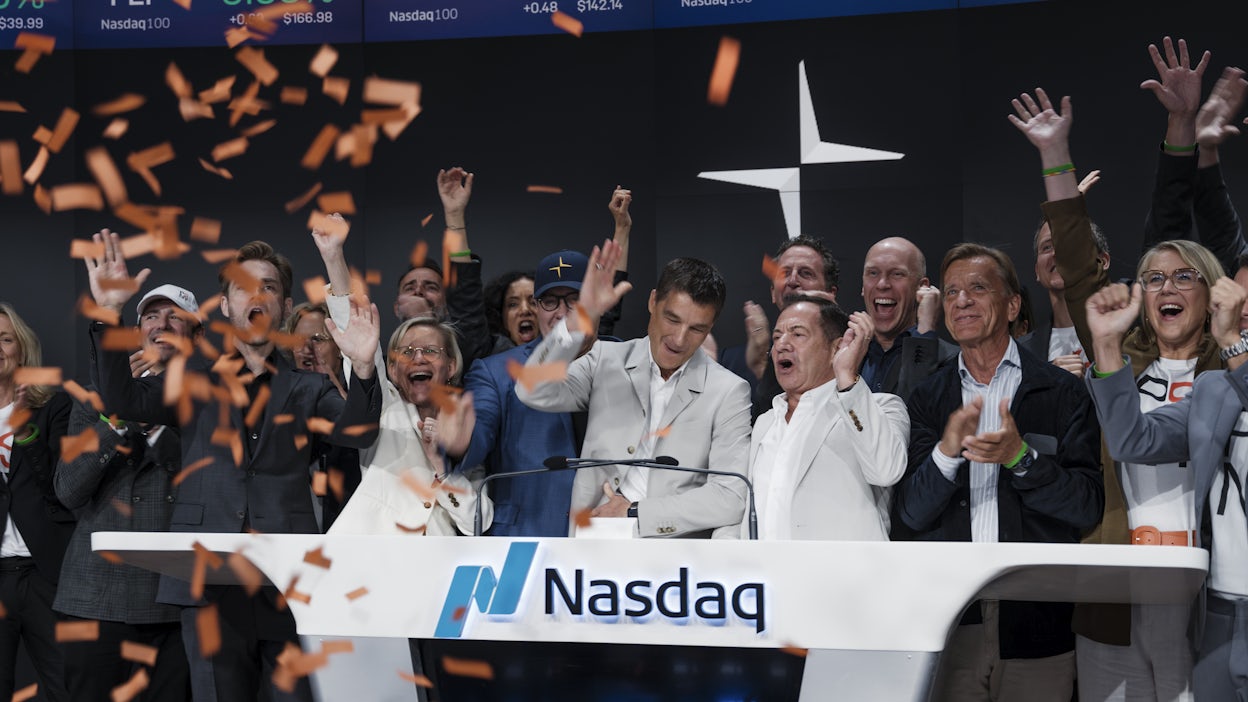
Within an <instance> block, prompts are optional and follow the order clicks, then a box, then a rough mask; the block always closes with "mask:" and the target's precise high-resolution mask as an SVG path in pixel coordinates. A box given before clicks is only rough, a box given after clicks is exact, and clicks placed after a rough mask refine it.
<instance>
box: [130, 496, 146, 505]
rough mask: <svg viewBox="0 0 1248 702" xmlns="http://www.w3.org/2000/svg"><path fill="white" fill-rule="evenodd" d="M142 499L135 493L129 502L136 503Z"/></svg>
mask: <svg viewBox="0 0 1248 702" xmlns="http://www.w3.org/2000/svg"><path fill="white" fill-rule="evenodd" d="M142 499H143V498H141V497H139V496H138V495H135V496H134V497H132V498H130V501H131V502H136V503H137V502H139V501H141V500H142Z"/></svg>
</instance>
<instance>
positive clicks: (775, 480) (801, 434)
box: [754, 378, 837, 540]
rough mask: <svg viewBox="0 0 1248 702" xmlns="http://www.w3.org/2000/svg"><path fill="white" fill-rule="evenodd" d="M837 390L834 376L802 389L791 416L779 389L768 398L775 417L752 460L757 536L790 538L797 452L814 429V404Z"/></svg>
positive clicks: (795, 488) (817, 403)
mask: <svg viewBox="0 0 1248 702" xmlns="http://www.w3.org/2000/svg"><path fill="white" fill-rule="evenodd" d="M836 391H837V390H836V379H835V378H834V379H832V380H830V381H828V382H826V383H824V384H823V385H820V386H818V387H816V388H811V389H810V390H807V391H806V392H804V393H802V396H801V398H799V399H798V401H797V407H796V408H794V409H793V417H792V419H789V420H787V421H786V420H785V418H784V416H785V414H787V413H788V411H789V401H788V396H787V395H786V394H785V393H781V394H779V395H777V396H776V397H775V399H773V400H772V402H771V407H772V411H773V412H775V416H776V421H774V422H772V424H771V429H769V430H768V431H767V434H766V435H765V436H764V437H763V438H762V440H761V441H760V443H759V448H758V453H757V454H756V457H755V463H754V494H755V499H756V500H757V502H758V505H759V508H758V513H759V528H758V538H760V539H775V540H790V539H792V538H793V534H792V529H791V522H792V520H791V519H790V515H791V514H792V512H793V494H794V492H796V491H797V477H798V476H797V472H798V468H799V466H798V464H797V458H798V453H799V452H800V451H801V450H802V446H804V445H805V444H806V439H807V438H808V437H809V436H810V432H811V430H812V429H814V417H815V416H816V414H817V408H819V407H821V406H822V405H823V404H825V403H827V402H829V401H830V399H831V397H832V394H833V393H835V392H836Z"/></svg>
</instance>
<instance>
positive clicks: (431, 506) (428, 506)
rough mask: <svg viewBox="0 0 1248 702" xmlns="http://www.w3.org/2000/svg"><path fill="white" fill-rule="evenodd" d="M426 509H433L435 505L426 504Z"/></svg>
mask: <svg viewBox="0 0 1248 702" xmlns="http://www.w3.org/2000/svg"><path fill="white" fill-rule="evenodd" d="M425 509H433V503H432V502H426V503H425Z"/></svg>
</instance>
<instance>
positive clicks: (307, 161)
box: [295, 124, 341, 209]
mask: <svg viewBox="0 0 1248 702" xmlns="http://www.w3.org/2000/svg"><path fill="white" fill-rule="evenodd" d="M340 133H341V131H340V130H339V129H338V127H335V126H334V125H332V124H327V125H325V126H324V127H322V128H321V133H320V134H317V135H316V139H314V140H313V141H312V145H311V146H309V147H308V152H307V153H306V154H304V156H303V160H302V161H301V162H300V165H302V166H303V167H304V168H306V169H308V170H311V171H315V170H316V169H318V168H320V167H321V164H322V163H324V162H325V157H326V156H327V155H328V154H329V149H330V147H331V146H333V145H334V140H335V139H337V138H338V135H339V134H340ZM318 185H319V184H318ZM295 209H298V208H295Z"/></svg>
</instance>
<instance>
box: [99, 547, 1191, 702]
mask: <svg viewBox="0 0 1248 702" xmlns="http://www.w3.org/2000/svg"><path fill="white" fill-rule="evenodd" d="M196 542H198V543H199V544H200V545H201V546H203V547H205V548H207V549H209V550H211V551H213V552H215V553H217V554H219V555H221V556H222V557H223V558H224V557H226V556H228V555H229V554H231V553H233V552H240V553H242V554H243V555H245V556H246V557H247V558H248V559H249V560H250V561H251V562H252V563H254V564H255V565H256V566H257V567H258V568H259V569H260V570H261V571H262V572H263V573H264V575H265V577H266V578H267V579H268V581H269V583H271V584H274V585H276V586H277V587H278V588H279V589H281V590H286V589H287V588H288V587H289V586H290V584H291V583H292V582H295V590H296V591H297V592H299V593H302V594H305V595H307V596H308V601H307V602H303V601H300V600H302V599H303V598H299V599H292V600H290V601H289V605H290V608H291V611H292V613H293V614H294V617H295V620H296V622H297V626H298V630H299V633H300V634H301V635H334V636H370V637H401V638H415V639H431V640H437V641H440V642H450V641H455V640H457V641H460V642H463V643H462V647H464V648H465V650H471V648H470V646H471V644H470V643H469V642H473V641H492V642H526V643H528V644H530V645H531V646H533V647H536V646H537V645H539V644H559V643H577V644H611V645H617V646H618V645H634V646H642V647H646V646H664V647H716V648H725V649H772V650H779V649H784V650H787V651H793V650H794V649H806V655H805V659H804V670H803V672H802V675H801V684H800V694H799V695H798V697H797V698H798V699H800V700H803V701H808V700H821V699H829V698H831V697H835V698H837V699H880V700H883V699H887V700H904V699H913V700H925V699H927V695H928V690H929V688H930V685H931V682H932V678H933V676H934V674H935V670H936V664H937V662H938V660H939V656H940V652H941V650H942V649H943V648H944V645H945V640H946V638H947V636H948V634H949V631H950V630H951V628H952V627H953V626H955V625H956V623H957V621H958V619H959V617H960V616H961V613H962V611H963V610H964V609H965V607H966V606H967V605H968V604H969V603H970V602H973V601H974V600H977V599H981V598H982V599H1003V600H1043V601H1058V602H1121V603H1128V602H1129V603H1139V604H1179V603H1188V602H1191V601H1192V598H1193V597H1194V596H1195V593H1196V592H1197V590H1198V589H1199V588H1200V586H1201V584H1202V583H1203V582H1204V579H1205V574H1206V571H1207V569H1208V553H1207V552H1206V551H1204V550H1203V549H1199V548H1187V547H1164V546H1157V547H1141V546H1104V545H1075V544H1031V543H1008V544H974V543H952V542H893V543H867V542H813V541H754V542H751V541H717V540H713V541H706V540H678V539H670V540H669V539H637V540H611V541H600V540H592V539H546V538H543V539H508V538H492V537H491V538H485V537H482V538H471V537H425V536H420V537H417V536H412V537H405V536H347V535H341V536H339V535H321V534H186V533H177V534H175V533H133V532H99V533H96V534H94V535H93V537H92V545H93V547H94V549H95V550H96V551H108V552H111V553H114V554H116V555H117V556H119V557H120V558H121V559H122V560H124V561H125V562H127V563H130V564H132V565H135V566H139V567H142V568H145V569H148V570H152V571H156V572H160V573H163V574H166V575H171V576H174V577H177V578H181V579H185V580H190V578H191V572H192V568H193V565H194V562H195V556H194V553H193V544H195V543H196ZM318 549H319V551H318ZM296 578H297V580H296ZM206 582H208V583H210V584H211V583H218V584H229V583H234V582H236V581H235V579H234V575H233V573H232V571H231V570H230V569H229V568H228V567H222V568H221V569H219V570H216V571H212V570H210V571H208V573H207V577H206ZM457 645H460V644H457ZM483 645H484V644H483ZM785 655H789V654H785ZM796 661H797V663H796V665H803V664H802V661H801V659H800V658H799V659H796ZM443 698H444V699H445V697H443Z"/></svg>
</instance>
